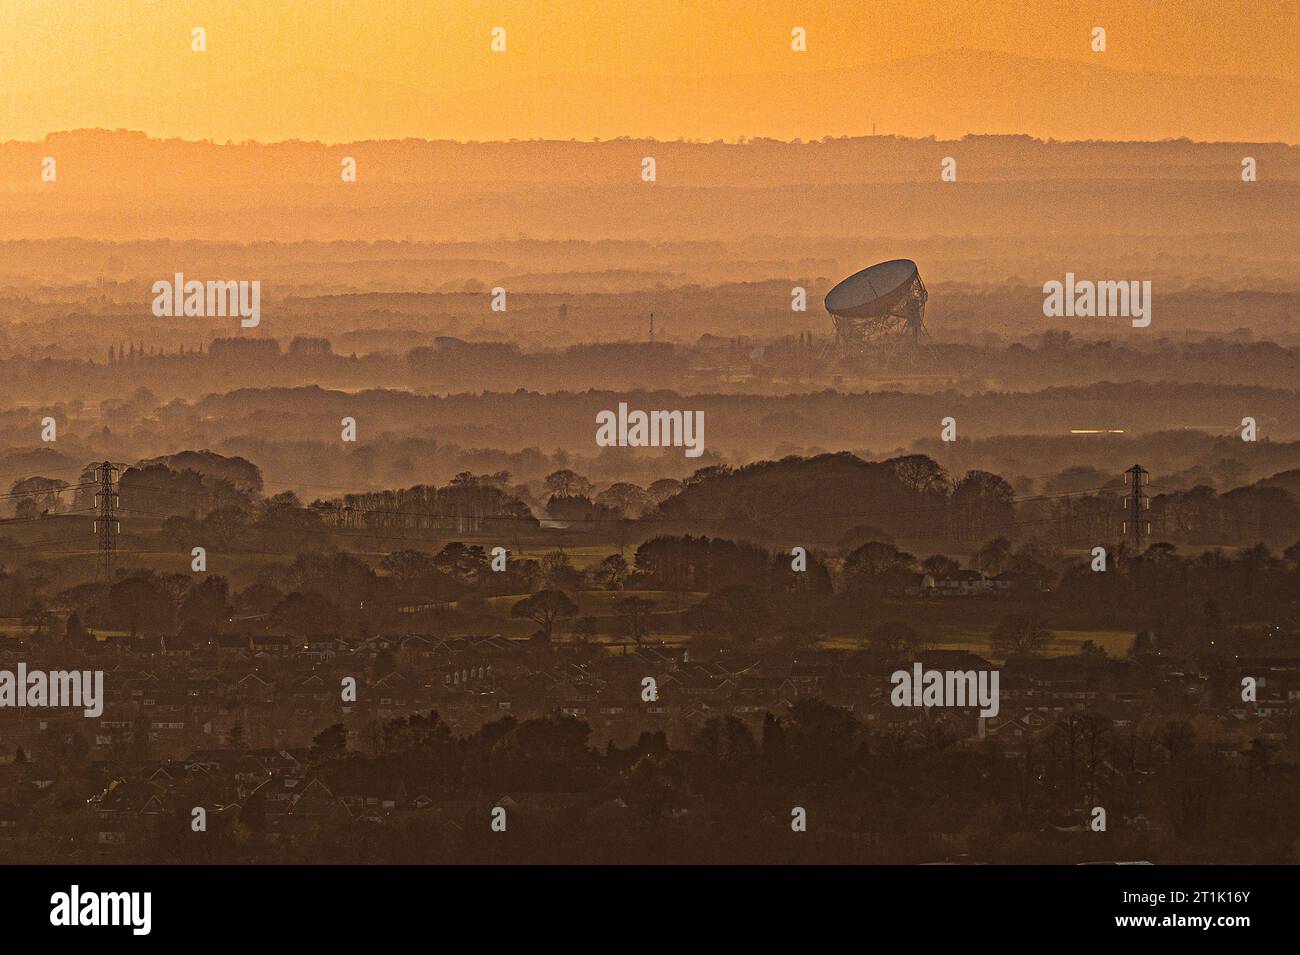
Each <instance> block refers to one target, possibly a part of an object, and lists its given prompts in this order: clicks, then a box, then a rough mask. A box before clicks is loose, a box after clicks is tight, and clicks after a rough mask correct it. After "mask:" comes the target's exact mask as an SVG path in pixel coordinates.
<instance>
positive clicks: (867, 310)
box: [825, 259, 929, 353]
mask: <svg viewBox="0 0 1300 955" xmlns="http://www.w3.org/2000/svg"><path fill="white" fill-rule="evenodd" d="M927 297H928V295H927V293H926V291H925V283H923V282H922V281H921V274H920V272H918V271H917V268H916V263H915V262H913V261H912V260H911V259H890V260H889V261H888V262H881V263H880V264H879V265H873V266H871V267H870V268H867V269H863V270H862V271H861V272H854V273H853V274H852V275H850V276H849V277H848V278H846V279H845V280H844V281H842V282H840V283H839V284H838V285H836V286H835V287H834V288H833V289H831V290H830V291H829V292H827V293H826V301H825V304H826V311H828V312H830V313H831V317H832V318H833V319H834V321H835V341H836V343H837V344H838V345H839V349H840V351H841V352H850V353H852V352H856V353H861V352H864V351H866V349H867V346H868V345H873V344H882V345H887V344H889V343H890V342H891V341H892V340H898V339H904V340H905V339H906V338H908V337H910V338H911V340H912V342H913V343H916V342H919V341H920V340H921V336H923V335H924V336H926V337H928V335H929V333H928V332H926V330H925V300H926V298H927Z"/></svg>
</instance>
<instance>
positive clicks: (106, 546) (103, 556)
mask: <svg viewBox="0 0 1300 955" xmlns="http://www.w3.org/2000/svg"><path fill="white" fill-rule="evenodd" d="M116 471H117V468H115V467H114V466H113V464H112V463H111V462H109V461H105V462H104V463H103V464H100V465H98V466H97V467H96V468H95V476H96V480H97V481H98V484H99V488H98V490H96V491H95V504H96V508H97V511H96V514H95V524H94V533H95V534H96V536H98V537H99V571H100V573H101V574H102V575H103V578H104V581H105V582H106V583H112V582H113V559H114V557H115V556H116V554H117V535H118V534H120V533H121V532H122V524H121V522H120V521H118V519H117V507H118V499H117V494H116V493H115V492H114V490H113V475H114V473H115V472H116Z"/></svg>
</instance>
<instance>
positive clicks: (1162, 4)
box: [0, 0, 1300, 141]
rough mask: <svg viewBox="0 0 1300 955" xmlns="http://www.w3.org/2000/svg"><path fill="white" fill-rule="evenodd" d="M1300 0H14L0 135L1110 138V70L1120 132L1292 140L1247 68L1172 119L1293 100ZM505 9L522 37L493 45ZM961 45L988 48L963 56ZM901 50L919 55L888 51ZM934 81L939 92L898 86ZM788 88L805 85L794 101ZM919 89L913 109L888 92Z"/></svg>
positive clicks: (1242, 89) (512, 34)
mask: <svg viewBox="0 0 1300 955" xmlns="http://www.w3.org/2000/svg"><path fill="white" fill-rule="evenodd" d="M1298 10H1300V5H1298V4H1297V3H1296V2H1270V0H1212V2H1211V0H1204V2H1168V0H1125V2H1101V3H1084V2H1078V0H1052V2H1036V3H1035V2H1025V0H1021V2H1001V0H997V2H974V0H967V2H962V0H908V2H896V0H870V2H868V0H838V2H827V0H562V2H549V0H529V2H525V0H496V2H493V0H423V2H417V0H405V2H403V0H353V2H343V0H213V2H183V0H179V2H177V0H168V2H161V0H154V2H144V0H112V2H110V0H0V20H2V22H0V140H4V139H38V138H41V137H43V136H44V135H45V134H46V133H48V132H52V131H56V130H63V129H70V128H78V127H92V126H93V127H109V128H114V127H124V128H131V129H141V130H144V131H145V132H147V133H149V134H151V135H155V136H181V137H185V138H191V139H194V138H211V139H215V140H217V141H224V140H227V139H233V140H241V139H248V138H253V139H261V140H281V139H289V138H303V139H321V140H325V141H340V140H350V139H362V138H371V137H402V136H419V137H426V138H457V139H469V138H503V137H506V136H510V135H515V136H518V137H519V138H531V137H538V136H541V137H547V138H561V139H567V138H572V137H576V138H591V137H593V136H603V137H606V138H607V137H610V136H617V135H637V136H655V137H658V138H664V139H671V138H676V137H678V136H687V137H693V138H706V139H707V138H715V137H716V138H727V139H734V138H736V136H738V135H773V136H778V137H782V138H793V137H795V136H800V137H804V138H816V137H820V136H822V135H827V134H830V135H843V134H847V133H864V132H870V131H871V130H870V127H871V124H872V122H877V121H879V122H881V123H882V124H883V125H885V126H886V127H887V128H888V129H889V130H890V131H897V132H902V133H906V134H910V135H926V134H930V133H934V134H938V135H941V136H952V135H961V134H962V133H964V132H972V131H973V132H984V131H989V132H1007V131H1023V132H1029V133H1032V134H1035V135H1042V136H1047V135H1054V136H1057V137H1058V138H1090V137H1098V138H1112V137H1110V136H1109V135H1108V128H1107V122H1106V119H1105V117H1104V116H1098V115H1096V114H1095V112H1094V113H1092V114H1089V115H1087V116H1082V117H1080V118H1079V119H1077V120H1076V119H1072V117H1071V114H1072V112H1073V111H1074V110H1073V108H1072V107H1073V105H1074V103H1073V102H1072V100H1073V99H1077V102H1078V103H1079V105H1081V106H1082V105H1085V104H1087V101H1088V98H1089V87H1091V86H1093V85H1094V82H1095V80H1094V78H1095V76H1096V75H1097V73H1096V71H1097V70H1105V71H1119V72H1120V74H1121V75H1120V76H1119V77H1118V78H1115V77H1111V78H1110V79H1109V82H1113V83H1115V90H1116V92H1115V94H1114V95H1115V96H1116V103H1117V106H1116V110H1117V111H1118V112H1119V113H1121V114H1123V113H1126V112H1127V113H1128V114H1130V115H1128V116H1127V117H1125V116H1123V115H1121V116H1120V117H1119V119H1127V120H1128V123H1127V125H1124V124H1123V123H1117V125H1116V137H1118V136H1131V135H1132V133H1133V129H1134V128H1135V123H1134V122H1133V121H1134V119H1135V117H1134V116H1133V115H1131V114H1132V113H1133V111H1134V110H1135V107H1134V106H1133V105H1132V103H1131V102H1128V101H1125V100H1124V99H1123V96H1122V93H1123V92H1124V90H1123V87H1124V86H1125V85H1131V86H1132V87H1133V91H1134V92H1135V94H1136V98H1137V99H1138V100H1140V101H1141V102H1142V104H1143V106H1142V109H1143V112H1144V114H1146V118H1149V123H1150V126H1151V138H1162V137H1164V136H1167V135H1180V134H1186V135H1190V136H1192V138H1204V137H1206V136H1223V137H1225V138H1226V137H1233V138H1256V139H1258V138H1275V139H1289V140H1290V141H1294V138H1293V137H1292V136H1291V134H1290V127H1289V126H1288V125H1287V124H1288V123H1293V122H1294V120H1293V119H1289V118H1284V117H1282V116H1278V117H1277V124H1276V129H1273V128H1270V117H1271V116H1272V114H1273V113H1274V112H1277V111H1276V110H1274V109H1273V107H1272V106H1271V105H1268V106H1266V107H1265V109H1264V113H1263V115H1260V114H1259V111H1258V110H1256V114H1255V115H1247V114H1249V112H1250V111H1249V109H1247V108H1246V107H1247V106H1248V105H1249V102H1250V101H1251V99H1252V84H1251V83H1250V82H1242V81H1234V82H1233V84H1230V88H1229V89H1227V90H1226V91H1225V92H1224V93H1223V95H1224V96H1225V97H1226V99H1225V102H1226V103H1228V104H1229V105H1228V108H1227V110H1226V113H1227V115H1224V116H1218V117H1215V118H1214V119H1213V124H1212V125H1205V126H1204V128H1202V127H1201V125H1200V123H1199V119H1198V118H1197V117H1195V116H1192V117H1190V118H1188V117H1186V116H1184V115H1182V114H1177V115H1173V114H1171V115H1170V116H1165V115H1164V113H1165V112H1166V111H1175V112H1176V109H1177V108H1182V109H1184V110H1185V109H1186V108H1187V104H1186V102H1185V101H1184V100H1185V98H1186V96H1187V91H1186V90H1185V89H1183V88H1182V87H1181V86H1180V84H1179V82H1177V81H1176V79H1170V77H1169V76H1168V75H1169V74H1172V76H1173V77H1174V78H1177V77H1201V78H1204V77H1254V78H1258V79H1257V81H1256V82H1257V83H1258V84H1262V85H1265V86H1267V87H1268V89H1267V95H1266V97H1265V102H1266V103H1268V104H1272V103H1274V102H1281V101H1285V100H1286V99H1287V98H1288V97H1289V96H1290V94H1291V92H1292V91H1294V90H1296V89H1297V87H1296V86H1295V85H1294V84H1295V82H1296V78H1297V73H1298V72H1300V70H1298V69H1297V65H1298V64H1300V14H1298ZM497 25H500V26H504V27H505V28H506V30H507V46H508V49H507V52H506V53H504V54H498V53H493V52H491V50H490V49H489V41H490V31H491V29H492V27H494V26H497ZM195 26H202V27H204V28H205V29H206V30H207V41H208V50H207V52H206V53H194V52H191V50H190V30H191V28H192V27H195ZM794 26H802V27H805V28H806V29H807V31H808V45H809V50H808V52H807V53H803V54H796V53H794V52H792V51H791V50H790V30H791V28H792V27H794ZM1094 26H1103V27H1105V28H1106V30H1107V34H1108V50H1107V52H1106V53H1104V54H1096V53H1093V52H1091V50H1090V49H1089V40H1090V36H1089V34H1090V31H1091V29H1092V27H1094ZM954 50H963V51H972V52H969V53H966V54H963V55H962V56H963V57H964V59H961V60H959V61H953V60H952V59H951V54H945V51H954ZM940 54H945V55H946V57H947V58H945V57H944V56H938V55H940ZM909 58H920V59H909ZM1022 58H1028V60H1026V59H1022ZM900 59H902V60H907V62H906V64H905V66H904V67H903V68H901V69H897V70H895V69H891V68H888V67H884V66H882V64H887V63H889V62H891V61H895V60H900ZM1033 60H1039V61H1048V62H1047V63H1040V64H1034V63H1033V62H1031V61H1033ZM1059 69H1073V70H1076V71H1077V76H1076V78H1074V79H1071V80H1070V82H1069V83H1068V84H1067V86H1066V92H1065V93H1063V94H1061V95H1062V96H1063V97H1065V98H1064V99H1063V101H1061V102H1060V103H1059V106H1060V108H1059V110H1057V111H1055V112H1056V114H1057V115H1041V116H1039V115H1031V114H1030V113H1028V112H1026V111H1024V110H1020V111H1018V108H1017V104H1016V97H1017V96H1018V95H1022V94H1024V93H1026V91H1025V89H1024V88H1025V87H1026V86H1033V85H1035V84H1037V83H1039V82H1040V79H1041V76H1042V75H1043V72H1042V71H1048V72H1051V71H1053V70H1059ZM970 70H975V71H976V72H978V73H979V74H981V75H982V76H983V77H984V79H986V80H987V81H988V83H989V84H990V86H989V88H990V89H991V90H994V91H996V90H998V89H1004V90H1005V95H1001V94H997V93H990V94H989V100H990V102H989V104H988V106H989V108H988V110H987V111H986V110H983V109H978V108H976V109H971V108H970V107H969V105H967V104H963V106H962V108H961V110H959V111H956V112H954V111H953V110H952V109H951V108H950V104H951V102H952V101H953V99H954V96H953V90H952V89H951V88H948V87H949V86H950V84H962V83H965V82H967V79H966V77H968V75H969V71H970ZM900 74H910V76H908V75H900ZM1144 74H1145V78H1144V76H1143V75H1144ZM1152 74H1166V76H1165V77H1163V78H1159V79H1158V81H1156V82H1154V83H1153V82H1152V80H1151V75H1152ZM1072 75H1074V74H1072ZM918 77H919V78H920V85H919V87H918V88H907V87H906V86H905V84H904V85H900V86H899V87H898V89H897V90H896V89H895V88H894V87H893V85H892V84H893V82H894V81H895V80H899V81H900V83H903V81H905V80H907V79H911V80H912V81H913V82H914V83H915V82H917V80H918ZM859 78H861V85H859V84H858V83H857V82H856V81H857V80H858V79H859ZM791 82H795V83H796V84H799V83H802V85H799V86H798V89H800V90H807V91H808V96H807V101H805V100H803V99H800V98H799V97H796V98H794V99H793V100H792V99H791V98H790V97H789V96H785V97H782V96H781V95H779V94H780V93H781V91H782V90H783V89H786V88H788V86H789V85H790V83H791ZM1214 82H1219V81H1218V80H1215V81H1214ZM918 89H919V92H918ZM1269 97H1271V98H1269ZM995 100H996V102H995ZM900 101H903V102H905V103H906V109H905V110H903V111H900V110H898V109H897V108H895V109H891V108H890V107H891V105H893V106H896V105H897V103H898V102H900ZM1235 102H1240V103H1241V104H1242V107H1243V108H1242V114H1243V117H1242V119H1241V120H1240V122H1239V123H1237V125H1234V123H1235V122H1236V120H1235V119H1234V116H1233V114H1234V113H1235V112H1237V111H1236V110H1235V109H1233V107H1232V104H1233V103H1235ZM1291 102H1292V103H1293V105H1294V102H1295V100H1294V99H1292V100H1291ZM1049 112H1050V111H1049ZM1292 112H1293V113H1294V112H1295V111H1294V110H1292ZM1022 115H1023V116H1024V117H1025V118H1024V119H1023V122H1021V127H1022V128H1016V126H1015V124H1016V123H1017V122H1018V121H1020V117H1021V116H1022ZM1208 122H1209V121H1208V120H1207V123H1208ZM855 126H856V127H857V128H854V127H855ZM1121 126H1122V127H1123V128H1120V127H1121ZM1138 128H1139V130H1140V128H1141V127H1140V124H1139V126H1138ZM882 131H884V130H882Z"/></svg>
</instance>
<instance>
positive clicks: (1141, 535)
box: [1123, 464, 1151, 556]
mask: <svg viewBox="0 0 1300 955" xmlns="http://www.w3.org/2000/svg"><path fill="white" fill-rule="evenodd" d="M1150 483H1151V474H1150V472H1148V471H1147V469H1146V468H1144V467H1143V466H1142V465H1140V464H1135V465H1133V466H1132V467H1131V468H1129V469H1128V470H1127V471H1125V472H1124V484H1125V485H1126V486H1129V487H1132V489H1133V493H1132V494H1131V495H1129V496H1128V497H1126V498H1124V505H1123V506H1124V508H1125V509H1126V510H1127V512H1128V517H1127V519H1126V520H1125V521H1124V531H1123V532H1124V533H1125V534H1132V535H1133V554H1134V556H1136V555H1138V554H1141V553H1142V544H1143V542H1144V541H1145V540H1146V538H1147V537H1148V536H1150V534H1151V522H1150V521H1148V520H1147V519H1146V515H1145V514H1143V513H1142V512H1143V511H1145V510H1147V509H1148V508H1150V507H1151V499H1150V498H1149V497H1147V496H1146V494H1144V493H1143V491H1142V488H1144V487H1145V486H1146V485H1148V484H1150Z"/></svg>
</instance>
